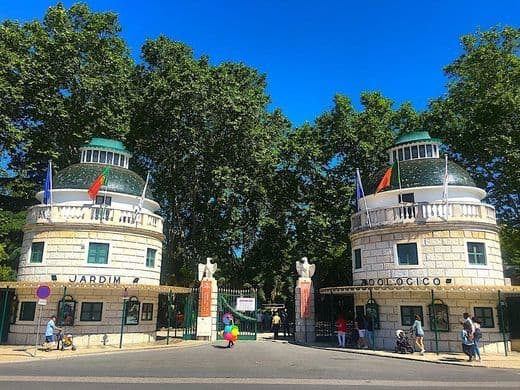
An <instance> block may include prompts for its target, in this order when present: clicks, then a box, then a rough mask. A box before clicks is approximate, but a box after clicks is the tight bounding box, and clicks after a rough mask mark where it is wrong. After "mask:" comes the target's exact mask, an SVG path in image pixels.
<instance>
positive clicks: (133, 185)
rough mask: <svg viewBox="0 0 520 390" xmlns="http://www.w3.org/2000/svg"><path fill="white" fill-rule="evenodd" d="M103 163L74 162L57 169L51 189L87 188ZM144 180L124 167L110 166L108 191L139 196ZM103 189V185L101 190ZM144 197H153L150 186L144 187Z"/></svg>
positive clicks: (99, 171)
mask: <svg viewBox="0 0 520 390" xmlns="http://www.w3.org/2000/svg"><path fill="white" fill-rule="evenodd" d="M105 167H106V165H105V164H74V165H71V166H69V167H67V168H65V169H62V170H61V171H59V172H58V173H57V174H56V176H55V177H54V181H53V183H52V187H53V189H78V190H88V189H89V187H90V186H91V185H92V183H93V182H94V180H96V178H97V177H98V176H99V175H100V174H101V172H103V169H104V168H105ZM144 185H145V181H144V180H143V179H142V178H141V177H140V176H139V175H138V174H137V173H135V172H132V171H130V170H129V169H126V168H121V167H117V166H112V165H111V166H110V173H109V175H108V184H107V186H106V189H107V191H109V192H118V193H120V194H128V195H135V196H141V195H142V193H143V188H144ZM104 189H105V186H103V188H102V190H104ZM146 198H147V199H153V198H152V195H151V193H150V187H148V188H147V189H146Z"/></svg>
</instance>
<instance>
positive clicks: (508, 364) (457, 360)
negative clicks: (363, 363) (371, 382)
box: [313, 343, 520, 370]
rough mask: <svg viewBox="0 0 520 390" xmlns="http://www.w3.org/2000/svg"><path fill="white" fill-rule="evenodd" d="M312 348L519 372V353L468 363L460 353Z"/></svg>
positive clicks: (318, 344)
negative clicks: (406, 352)
mask: <svg viewBox="0 0 520 390" xmlns="http://www.w3.org/2000/svg"><path fill="white" fill-rule="evenodd" d="M313 346H314V347H315V348H324V349H327V350H332V351H341V352H348V353H356V354H362V355H375V356H382V357H388V358H393V359H407V360H416V361H422V362H429V363H438V364H455V365H462V366H474V367H490V368H508V369H518V370H520V352H508V356H505V355H504V354H501V355H500V354H488V353H486V354H482V361H480V362H477V361H472V362H468V361H467V360H468V357H467V356H466V355H464V354H463V353H462V352H461V353H455V352H439V355H437V354H436V353H435V352H426V353H425V354H424V355H420V354H419V353H413V354H400V353H395V352H390V351H373V350H371V349H354V348H337V347H331V346H330V344H320V343H316V344H313Z"/></svg>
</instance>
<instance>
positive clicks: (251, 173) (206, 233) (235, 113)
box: [129, 37, 281, 283]
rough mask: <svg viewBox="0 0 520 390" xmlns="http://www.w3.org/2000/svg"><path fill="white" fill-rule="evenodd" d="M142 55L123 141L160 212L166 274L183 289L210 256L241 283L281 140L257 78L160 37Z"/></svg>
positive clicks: (248, 70) (250, 71) (262, 80)
mask: <svg viewBox="0 0 520 390" xmlns="http://www.w3.org/2000/svg"><path fill="white" fill-rule="evenodd" d="M142 57H143V61H144V62H143V65H142V66H141V67H140V70H139V74H138V77H137V78H136V80H135V85H136V86H137V88H138V89H139V90H140V97H139V100H138V102H137V103H136V111H135V116H134V118H133V121H132V132H131V133H130V135H129V139H130V141H131V144H132V145H133V147H134V150H135V151H136V152H138V154H139V156H140V162H141V164H142V165H143V166H144V167H146V168H147V169H150V170H151V172H152V174H153V177H154V190H155V195H156V197H157V199H158V201H159V203H161V205H162V206H163V208H162V213H163V215H164V217H165V221H166V231H165V235H166V248H167V249H166V251H165V254H166V258H165V261H164V263H165V271H166V273H169V274H173V276H174V278H173V280H175V281H176V282H177V283H190V282H192V281H193V279H194V276H195V265H196V263H197V262H200V261H203V259H204V258H205V257H206V256H213V257H215V258H216V259H217V260H218V261H219V266H220V268H221V274H222V275H225V277H226V279H227V280H228V281H234V282H237V281H240V280H242V277H243V276H242V273H241V272H242V270H243V267H244V265H243V264H244V263H243V259H244V258H245V257H247V254H248V252H249V251H250V249H251V248H252V246H253V245H254V241H255V239H256V235H257V234H258V223H259V219H260V218H261V213H262V209H263V203H264V202H265V194H266V190H265V188H264V183H265V180H267V178H268V177H269V175H271V174H272V172H274V170H275V167H276V164H277V159H276V150H277V144H278V142H279V139H280V136H281V129H279V126H278V125H279V123H280V120H278V118H277V117H278V116H280V114H279V113H277V112H275V113H273V114H269V113H267V111H266V104H267V103H268V100H269V98H268V96H267V95H266V94H265V91H264V90H265V78H264V76H263V75H259V74H258V73H257V72H256V71H255V70H253V69H251V68H248V67H246V66H245V65H243V64H233V63H223V64H221V65H218V66H213V65H211V64H210V63H209V59H208V58H207V57H201V58H198V59H197V58H194V56H193V52H192V50H191V48H189V47H188V46H186V45H184V44H182V43H179V42H174V41H171V40H170V39H168V38H166V37H159V38H158V39H156V40H149V41H147V42H146V43H145V45H144V46H143V48H142Z"/></svg>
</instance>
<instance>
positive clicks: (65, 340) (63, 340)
mask: <svg viewBox="0 0 520 390" xmlns="http://www.w3.org/2000/svg"><path fill="white" fill-rule="evenodd" d="M56 339H57V347H56V349H61V350H62V351H63V350H65V349H69V348H70V349H72V350H73V351H75V350H76V346H75V345H74V343H73V340H72V335H71V334H64V333H63V331H62V330H60V331H59V332H58V334H57V337H56Z"/></svg>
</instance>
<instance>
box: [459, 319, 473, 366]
mask: <svg viewBox="0 0 520 390" xmlns="http://www.w3.org/2000/svg"><path fill="white" fill-rule="evenodd" d="M460 338H461V341H462V352H464V353H465V354H466V355H467V356H468V362H471V361H472V360H473V358H474V357H475V342H474V341H473V336H472V332H471V326H470V325H466V324H465V325H464V326H463V327H462V331H461V332H460Z"/></svg>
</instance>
